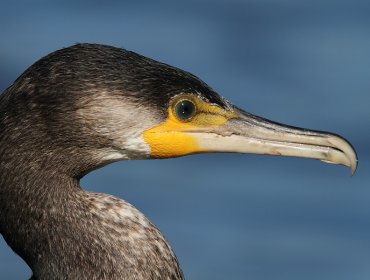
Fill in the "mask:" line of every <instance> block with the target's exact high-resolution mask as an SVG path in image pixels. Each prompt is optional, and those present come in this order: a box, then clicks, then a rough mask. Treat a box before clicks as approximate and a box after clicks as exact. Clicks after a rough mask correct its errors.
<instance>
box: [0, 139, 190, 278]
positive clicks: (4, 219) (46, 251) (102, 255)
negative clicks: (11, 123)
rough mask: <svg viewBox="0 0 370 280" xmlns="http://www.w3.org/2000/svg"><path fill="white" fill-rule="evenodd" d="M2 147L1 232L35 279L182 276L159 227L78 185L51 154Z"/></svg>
mask: <svg viewBox="0 0 370 280" xmlns="http://www.w3.org/2000/svg"><path fill="white" fill-rule="evenodd" d="M0 144H1V143H0ZM0 146H2V147H4V146H6V145H5V144H4V145H2V144H1V145H0ZM8 148H9V150H7V151H4V150H2V151H1V153H2V155H3V157H2V158H1V161H0V232H1V234H2V235H3V237H4V239H5V240H6V242H7V243H8V244H9V245H10V246H11V247H12V249H13V250H14V251H15V252H16V253H17V254H18V255H20V256H21V257H22V258H23V259H24V260H25V261H26V262H27V264H28V265H29V266H30V267H31V269H32V271H33V273H34V276H35V278H36V279H55V277H57V278H58V279H61V278H65V277H68V278H71V279H81V280H84V279H102V280H103V279H138V280H144V279H158V280H159V279H174V280H178V279H183V274H182V272H181V269H180V267H179V264H178V262H177V259H176V256H175V254H174V253H173V251H172V249H171V248H170V246H169V245H168V244H167V242H166V240H165V239H164V237H163V236H162V234H161V233H160V232H159V230H158V229H157V228H156V227H155V226H154V225H153V224H151V223H150V222H149V221H148V219H146V218H145V216H144V215H143V214H142V213H140V212H139V211H138V210H137V209H135V208H134V207H133V206H131V205H130V204H128V203H127V202H125V201H123V200H120V199H118V198H115V197H112V196H109V195H105V194H99V193H91V192H87V191H84V190H82V189H81V188H80V186H79V179H78V178H76V177H73V176H70V175H67V174H66V173H63V172H60V171H58V169H56V168H55V167H54V165H53V162H52V161H51V162H49V161H47V160H46V158H44V160H45V161H44V162H43V161H40V160H36V159H35V156H34V157H33V158H32V153H25V152H24V153H19V155H18V156H16V154H17V153H16V152H15V151H14V149H13V150H10V147H8ZM10 152H11V154H12V155H13V156H10V154H9V153H10Z"/></svg>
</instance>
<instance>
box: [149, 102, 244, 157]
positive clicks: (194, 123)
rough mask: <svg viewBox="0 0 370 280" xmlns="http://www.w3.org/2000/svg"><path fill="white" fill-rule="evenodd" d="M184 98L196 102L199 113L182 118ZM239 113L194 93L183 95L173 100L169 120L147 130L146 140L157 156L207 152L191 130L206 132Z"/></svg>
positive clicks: (169, 109)
mask: <svg viewBox="0 0 370 280" xmlns="http://www.w3.org/2000/svg"><path fill="white" fill-rule="evenodd" d="M182 100H189V101H192V102H193V103H194V105H195V107H196V112H195V114H194V116H193V117H191V118H190V119H189V120H185V121H184V120H181V119H180V118H178V117H177V116H176V113H175V106H176V104H178V102H181V101H182ZM236 116H237V114H236V113H235V112H233V111H226V110H224V109H223V108H221V107H219V106H217V105H214V104H209V103H207V102H205V101H204V100H201V99H200V98H197V97H196V96H193V95H181V96H177V97H175V98H174V99H173V100H171V102H170V105H169V108H168V118H167V120H166V121H165V122H164V123H162V124H161V125H159V126H155V127H153V128H151V129H148V130H146V131H145V132H144V140H145V141H146V142H147V143H148V145H149V146H150V149H151V157H153V158H171V157H179V156H184V155H190V154H196V153H202V152H206V151H205V150H203V149H202V148H200V146H199V145H198V142H197V139H196V138H195V137H193V136H192V135H191V134H190V133H186V132H190V131H192V132H195V131H196V132H202V131H208V130H209V129H211V128H216V127H217V126H222V125H223V124H225V123H226V122H227V121H228V120H230V119H231V118H235V117H236Z"/></svg>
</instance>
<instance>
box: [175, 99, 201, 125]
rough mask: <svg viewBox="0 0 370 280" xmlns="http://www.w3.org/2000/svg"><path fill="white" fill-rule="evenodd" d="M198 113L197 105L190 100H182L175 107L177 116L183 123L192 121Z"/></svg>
mask: <svg viewBox="0 0 370 280" xmlns="http://www.w3.org/2000/svg"><path fill="white" fill-rule="evenodd" d="M195 112H196V107H195V104H194V103H193V102H192V101H190V100H181V101H179V102H177V103H176V105H175V114H176V116H177V118H179V119H180V120H182V121H188V120H190V119H191V118H192V117H193V116H194V115H195Z"/></svg>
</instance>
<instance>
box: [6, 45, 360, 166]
mask: <svg viewBox="0 0 370 280" xmlns="http://www.w3.org/2000/svg"><path fill="white" fill-rule="evenodd" d="M15 85H16V86H15V87H16V89H13V90H11V91H18V92H27V90H28V94H27V97H24V99H25V100H26V99H27V101H25V102H26V103H28V108H30V110H33V111H34V112H36V113H35V118H39V119H40V116H41V118H42V119H43V121H42V123H43V124H44V125H41V127H42V128H43V129H42V130H43V132H44V133H42V134H40V135H48V136H47V137H49V136H50V135H51V136H50V138H52V139H53V141H54V143H56V146H57V147H58V149H62V150H61V153H62V154H63V153H64V155H66V156H67V158H68V157H70V156H71V155H69V154H68V151H74V154H76V151H75V149H76V148H78V149H79V152H78V154H79V155H80V156H81V158H83V157H85V158H86V160H85V161H89V159H90V161H91V159H92V158H93V159H94V162H97V164H95V165H94V164H91V166H90V165H89V164H87V165H86V166H88V169H89V168H90V169H93V168H96V167H97V166H98V165H99V166H101V165H104V164H106V163H109V162H112V161H116V160H121V159H147V158H172V157H179V156H185V155H190V154H199V153H253V154H269V155H280V156H294V157H305V158H313V159H318V160H321V161H324V162H328V163H335V164H342V165H346V166H349V167H350V168H351V169H352V172H354V171H355V170H356V166H357V157H356V153H355V151H354V149H353V148H352V146H351V145H350V144H349V142H347V141H346V140H345V139H344V138H342V137H340V136H338V135H335V134H332V133H327V132H319V131H312V130H307V129H301V128H297V127H292V126H287V125H283V124H279V123H276V122H273V121H269V120H267V119H264V118H261V117H258V116H255V115H252V114H250V113H248V112H245V111H244V110H242V109H239V108H238V107H236V106H234V105H232V104H231V103H230V102H228V101H226V100H225V99H224V98H222V97H221V96H220V95H218V94H217V93H216V92H215V91H214V90H212V89H211V88H210V87H209V86H208V85H207V84H205V83H204V82H203V81H201V80H200V79H199V78H197V77H195V76H194V75H192V74H190V73H188V72H186V71H183V70H180V69H177V68H175V67H172V66H169V65H166V64H163V63H160V62H157V61H154V60H152V59H149V58H146V57H144V56H141V55H139V54H136V53H134V52H130V51H127V50H124V49H119V48H113V47H110V46H102V45H93V44H79V45H75V46H72V47H69V48H65V49H62V50H59V51H57V52H54V53H52V54H50V55H48V56H46V57H45V58H43V59H41V60H40V61H39V62H37V63H35V64H34V65H33V66H31V68H30V69H29V70H27V71H26V72H25V73H24V74H23V75H22V76H21V78H19V81H18V83H17V82H16V84H15ZM29 89H32V93H30V90H29ZM39 142H40V141H39ZM41 142H42V141H41ZM47 143H49V144H48V145H50V141H48V142H47ZM81 151H83V152H81ZM86 155H88V157H86ZM86 168H87V167H86ZM86 168H83V169H86ZM83 172H85V173H86V170H83Z"/></svg>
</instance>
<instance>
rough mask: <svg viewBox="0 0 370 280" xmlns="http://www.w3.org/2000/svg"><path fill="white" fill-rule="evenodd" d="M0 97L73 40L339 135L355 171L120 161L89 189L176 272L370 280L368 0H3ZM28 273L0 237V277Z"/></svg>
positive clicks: (212, 159) (240, 161)
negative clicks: (353, 154) (112, 199)
mask: <svg viewBox="0 0 370 280" xmlns="http://www.w3.org/2000/svg"><path fill="white" fill-rule="evenodd" d="M0 26H1V27H0V92H1V91H3V90H4V89H5V88H6V87H8V86H9V85H10V84H11V83H12V82H13V81H14V80H15V79H16V78H17V77H18V76H19V75H20V74H21V73H22V72H23V71H24V70H25V69H26V68H27V67H28V66H30V65H31V64H32V63H33V62H35V61H36V60H38V59H39V58H41V57H42V56H44V55H46V54H48V53H49V52H52V51H54V50H57V49H60V48H62V47H66V46H70V45H72V44H75V43H77V42H93V43H103V44H109V45H114V46H118V47H124V48H128V49H130V50H133V51H136V52H139V53H141V54H143V55H146V56H149V57H151V58H154V59H156V60H159V61H162V62H166V63H168V64H171V65H174V66H177V67H180V68H183V69H185V70H188V71H190V72H192V73H194V74H196V75H197V76H199V77H201V78H202V79H203V80H204V81H206V82H207V83H208V84H210V85H211V86H212V87H213V88H214V89H215V90H217V91H218V92H219V93H220V94H222V95H223V96H225V97H226V98H227V99H229V100H231V101H232V102H233V103H234V104H236V105H238V106H240V107H242V108H244V109H246V110H247V111H249V112H252V113H255V114H258V115H261V116H264V117H266V118H269V119H273V120H275V121H278V122H282V123H287V124H290V125H295V126H301V127H307V128H312V129H317V130H327V131H332V132H335V133H338V134H340V135H342V136H344V137H346V138H347V139H348V140H349V141H351V142H352V144H353V145H354V146H355V147H356V149H357V152H358V156H359V168H358V171H357V174H356V175H355V176H353V177H351V176H350V170H349V169H348V168H345V167H342V166H335V165H328V164H324V163H321V162H318V161H314V160H306V159H295V158H281V157H270V156H254V155H197V156H191V157H185V158H178V159H171V160H154V161H130V162H119V163H115V164H112V165H109V166H107V167H105V168H103V169H100V170H97V171H95V172H93V173H92V174H89V175H88V176H86V177H85V178H84V179H83V180H82V185H83V186H84V187H85V188H86V189H89V190H94V191H98V192H106V193H110V194H113V195H116V196H118V197H121V198H124V199H126V200H128V201H130V202H131V203H133V204H134V205H135V206H136V207H137V208H139V209H140V210H141V211H142V212H144V213H145V214H146V215H147V216H148V217H149V218H150V219H151V220H152V221H153V222H154V223H155V224H156V225H157V226H158V227H159V228H160V229H161V230H162V231H163V233H164V234H165V236H166V237H167V239H168V240H169V241H170V243H171V244H172V246H173V248H174V250H175V251H176V253H177V256H178V258H179V260H180V262H181V264H182V268H183V270H184V273H185V275H186V278H187V279H193V280H197V279H199V280H201V279H214V280H218V279H220V280H223V279H236V280H237V279H254V280H262V279H263V280H269V279H271V280H272V279H273V280H279V279H281V280H283V279H284V280H289V279H300V280H305V279H309V280H312V279H316V280H330V279H335V280H347V279H352V280H363V279H370V149H369V147H370V146H369V143H370V109H369V105H370V2H369V1H366V0H364V1H361V0H347V1H334V0H333V1H330V0H329V1H319V0H311V1H303V0H302V1H293V0H281V1H275V0H244V1H242V0H216V1H215V0H214V1H210V0H202V1H200V0H187V1H182V2H176V1H170V0H168V1H146V2H142V1H97V0H94V1H92V0H90V1H65V0H64V1H10V0H5V1H4V0H2V1H1V2H0ZM30 275H31V271H30V269H29V268H28V267H27V266H26V264H25V263H24V262H23V261H22V260H21V259H20V258H19V257H18V256H16V255H15V254H14V253H13V252H12V251H11V249H10V248H9V247H8V246H7V245H6V244H5V242H4V240H3V239H1V240H0V278H1V279H28V278H27V277H30Z"/></svg>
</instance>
